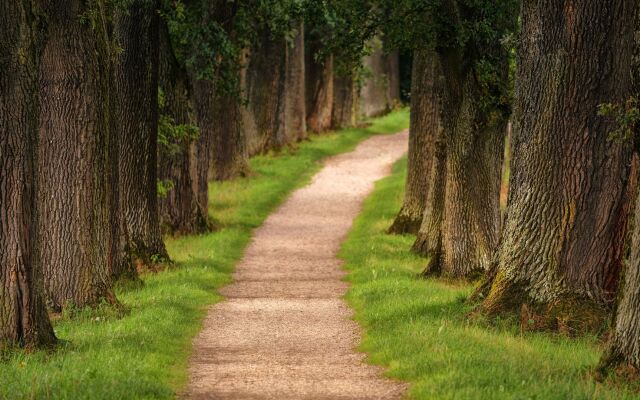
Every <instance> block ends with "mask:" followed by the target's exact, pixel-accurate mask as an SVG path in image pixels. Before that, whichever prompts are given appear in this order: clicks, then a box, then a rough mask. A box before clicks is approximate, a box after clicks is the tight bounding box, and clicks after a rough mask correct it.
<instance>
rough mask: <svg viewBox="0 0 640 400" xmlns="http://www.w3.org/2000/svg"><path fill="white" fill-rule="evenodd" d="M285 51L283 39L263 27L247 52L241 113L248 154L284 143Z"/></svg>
mask: <svg viewBox="0 0 640 400" xmlns="http://www.w3.org/2000/svg"><path fill="white" fill-rule="evenodd" d="M286 51H287V42H286V40H285V38H284V37H277V38H275V37H273V35H272V34H271V32H269V31H268V30H265V31H264V32H261V34H260V36H259V39H258V41H257V43H256V45H255V46H254V47H253V49H252V51H251V54H250V55H249V65H248V66H247V69H246V73H245V79H244V94H245V96H246V98H247V99H248V104H247V106H246V107H245V110H244V112H243V114H244V118H243V120H244V121H245V123H244V124H243V129H244V132H245V136H246V138H247V149H248V152H249V156H252V155H255V154H260V153H265V152H267V151H269V150H279V149H281V148H282V147H284V146H285V145H286V144H287V136H286V134H285V95H286V93H285V85H286V67H287V65H286Z"/></svg>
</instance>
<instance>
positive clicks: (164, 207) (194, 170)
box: [158, 24, 209, 234]
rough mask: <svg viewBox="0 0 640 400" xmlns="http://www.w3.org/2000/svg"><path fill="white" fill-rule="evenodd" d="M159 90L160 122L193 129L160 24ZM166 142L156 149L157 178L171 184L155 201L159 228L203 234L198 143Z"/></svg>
mask: <svg viewBox="0 0 640 400" xmlns="http://www.w3.org/2000/svg"><path fill="white" fill-rule="evenodd" d="M159 87H160V89H161V90H162V93H163V104H162V107H161V109H160V114H161V116H162V117H161V118H163V119H166V120H167V123H169V124H171V125H172V126H183V127H184V126H193V127H195V121H194V117H193V112H192V110H191V99H190V95H191V93H190V89H189V81H188V75H187V72H186V71H185V70H184V68H182V66H181V65H180V64H179V63H178V61H177V59H176V58H175V55H174V52H173V49H172V47H171V43H170V40H169V32H168V30H167V27H166V26H165V25H164V24H163V25H161V29H160V61H159ZM167 140H168V143H166V144H163V145H159V149H158V150H159V151H158V155H159V160H158V178H159V179H160V180H161V181H163V182H166V181H169V182H171V184H170V185H171V188H170V190H169V191H168V192H167V194H166V196H165V197H163V198H160V200H159V209H160V225H161V227H162V229H163V231H165V232H167V233H171V234H193V233H202V232H205V231H207V230H208V229H209V223H208V212H207V205H208V201H209V191H208V185H207V182H206V174H207V172H208V166H204V167H203V166H202V165H200V164H198V157H197V152H198V148H197V144H198V142H197V140H198V139H193V138H191V137H181V138H168V139H167ZM207 154H208V150H207ZM200 168H202V173H203V176H204V177H205V182H204V185H202V186H200V185H199V184H198V176H199V172H200V171H199V169H200Z"/></svg>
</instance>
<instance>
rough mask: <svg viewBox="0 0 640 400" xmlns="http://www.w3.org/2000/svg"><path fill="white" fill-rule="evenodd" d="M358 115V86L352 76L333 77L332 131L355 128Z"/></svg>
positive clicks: (337, 75) (336, 75)
mask: <svg viewBox="0 0 640 400" xmlns="http://www.w3.org/2000/svg"><path fill="white" fill-rule="evenodd" d="M357 115H358V86H357V82H356V80H355V78H354V76H353V75H339V74H335V75H334V76H333V106H332V116H331V127H332V128H333V129H340V128H348V127H352V126H355V125H356V123H357Z"/></svg>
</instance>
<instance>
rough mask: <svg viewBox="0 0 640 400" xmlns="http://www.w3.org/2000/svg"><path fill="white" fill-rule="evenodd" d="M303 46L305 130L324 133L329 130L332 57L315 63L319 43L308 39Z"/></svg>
mask: <svg viewBox="0 0 640 400" xmlns="http://www.w3.org/2000/svg"><path fill="white" fill-rule="evenodd" d="M305 44H306V46H305V75H306V76H305V81H306V89H305V91H306V92H305V93H306V109H307V128H308V129H309V130H311V131H313V132H324V131H326V130H328V129H329V128H331V114H332V106H333V56H328V57H326V58H325V59H324V60H322V61H321V62H319V61H316V59H315V57H316V53H317V52H318V50H319V49H320V48H319V41H318V40H314V39H312V38H308V39H307V41H306V43H305Z"/></svg>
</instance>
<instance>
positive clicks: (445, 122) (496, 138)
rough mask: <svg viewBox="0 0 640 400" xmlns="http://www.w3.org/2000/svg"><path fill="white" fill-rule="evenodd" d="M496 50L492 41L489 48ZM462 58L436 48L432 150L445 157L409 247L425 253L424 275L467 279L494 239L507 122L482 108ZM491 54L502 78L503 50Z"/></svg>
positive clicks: (486, 258) (479, 268)
mask: <svg viewBox="0 0 640 400" xmlns="http://www.w3.org/2000/svg"><path fill="white" fill-rule="evenodd" d="M501 49H502V48H501V47H500V44H499V43H495V46H494V47H493V50H494V51H504V50H501ZM487 51H489V50H487ZM462 57H463V56H462V49H456V48H450V49H444V50H441V51H440V52H439V57H438V58H439V61H440V66H441V68H442V74H443V78H444V88H443V92H442V101H441V109H440V112H441V114H440V118H441V119H440V120H441V122H442V129H443V137H442V143H439V146H444V149H439V150H438V151H444V153H446V155H438V157H440V158H441V160H442V161H444V165H440V164H439V165H438V167H437V168H435V172H436V173H435V174H432V177H433V179H437V180H440V181H444V187H440V186H439V185H440V184H441V182H438V183H435V182H433V183H431V184H429V188H430V189H431V190H430V193H428V196H427V201H428V202H427V208H426V210H427V211H426V212H425V216H424V218H423V222H422V225H421V232H419V234H418V237H417V240H416V243H415V244H414V250H416V251H418V252H419V253H421V254H424V255H426V256H428V257H429V261H428V264H427V266H426V268H425V274H440V275H444V276H448V277H452V278H466V279H469V278H474V277H475V276H477V275H478V274H482V273H483V272H484V271H486V270H487V269H488V267H489V262H490V259H491V256H492V254H493V252H494V250H495V247H496V245H497V242H498V237H499V235H498V233H499V227H500V207H499V192H500V178H501V172H502V168H501V167H502V156H503V150H504V148H503V146H504V136H505V133H506V124H507V120H506V118H505V115H504V112H503V110H500V109H499V107H498V106H495V107H494V106H490V107H482V104H483V92H482V88H481V84H480V83H479V81H478V80H477V78H476V76H475V73H474V70H473V69H472V68H468V67H467V66H465V65H464V64H463V63H462V62H461V61H460V60H461V59H462ZM496 58H497V59H501V60H504V62H503V63H502V64H501V65H499V66H498V71H499V72H500V73H501V74H502V79H504V80H505V81H506V76H507V62H506V60H507V57H506V54H503V57H496ZM438 161H440V160H437V159H436V161H435V162H436V164H437V163H438ZM436 185H438V186H436ZM436 188H437V190H436ZM430 207H436V208H435V209H429V208H430Z"/></svg>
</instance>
